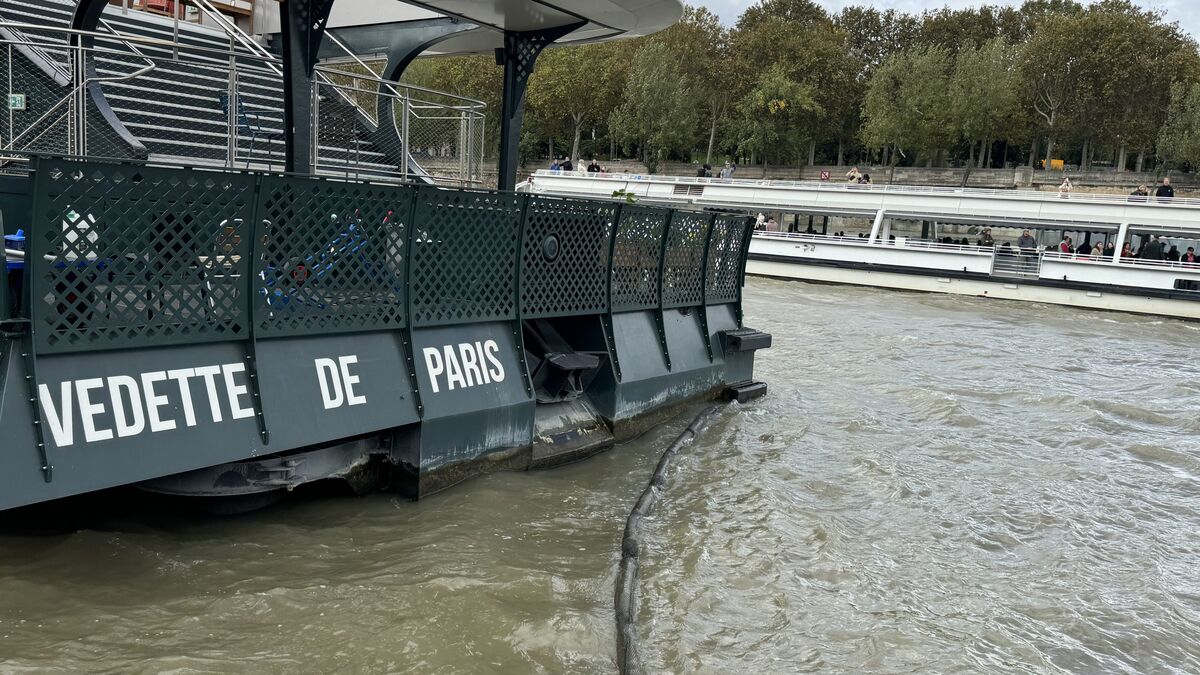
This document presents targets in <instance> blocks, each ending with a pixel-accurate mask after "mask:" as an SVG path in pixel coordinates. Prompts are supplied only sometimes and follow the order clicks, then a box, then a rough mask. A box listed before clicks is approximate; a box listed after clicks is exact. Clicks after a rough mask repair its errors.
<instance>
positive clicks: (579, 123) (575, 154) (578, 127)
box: [570, 115, 583, 171]
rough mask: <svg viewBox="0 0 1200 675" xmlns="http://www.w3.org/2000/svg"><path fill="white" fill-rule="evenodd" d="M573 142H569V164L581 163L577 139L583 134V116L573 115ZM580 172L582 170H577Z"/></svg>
mask: <svg viewBox="0 0 1200 675" xmlns="http://www.w3.org/2000/svg"><path fill="white" fill-rule="evenodd" d="M574 121H575V140H573V141H571V157H570V159H571V162H572V163H574V162H581V160H580V159H579V137H580V135H581V134H582V133H583V115H575V116H574ZM579 170H580V171H582V170H583V169H579Z"/></svg>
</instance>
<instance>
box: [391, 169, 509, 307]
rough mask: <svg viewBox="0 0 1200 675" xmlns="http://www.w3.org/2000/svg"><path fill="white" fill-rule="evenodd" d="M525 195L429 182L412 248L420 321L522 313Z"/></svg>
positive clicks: (419, 205)
mask: <svg viewBox="0 0 1200 675" xmlns="http://www.w3.org/2000/svg"><path fill="white" fill-rule="evenodd" d="M523 200H524V197H522V196H520V195H515V194H512V193H500V192H486V191H480V190H443V189H438V188H433V187H428V188H426V187H423V188H421V189H420V190H419V191H418V193H417V211H416V218H415V220H414V222H413V225H412V226H413V228H414V229H413V237H412V252H411V261H412V262H411V264H412V270H411V286H410V287H409V292H410V293H411V294H412V297H411V302H412V322H413V325H414V326H436V325H442V324H448V323H470V322H475V321H498V320H503V319H513V318H515V317H516V313H517V304H516V297H517V295H516V282H517V251H518V249H519V241H518V240H519V238H520V224H521V205H522V203H523Z"/></svg>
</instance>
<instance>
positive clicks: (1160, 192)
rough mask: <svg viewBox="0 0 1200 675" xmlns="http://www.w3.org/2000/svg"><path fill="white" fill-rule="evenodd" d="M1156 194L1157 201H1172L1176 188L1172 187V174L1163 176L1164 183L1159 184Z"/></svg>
mask: <svg viewBox="0 0 1200 675" xmlns="http://www.w3.org/2000/svg"><path fill="white" fill-rule="evenodd" d="M1154 196H1155V197H1156V201H1160V202H1167V201H1171V199H1173V198H1174V197H1175V188H1173V187H1171V177H1170V176H1163V182H1162V185H1159V186H1158V189H1157V190H1155V191H1154Z"/></svg>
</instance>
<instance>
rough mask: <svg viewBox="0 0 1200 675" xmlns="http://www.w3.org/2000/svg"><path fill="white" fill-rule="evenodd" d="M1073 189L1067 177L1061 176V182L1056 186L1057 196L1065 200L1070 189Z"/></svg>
mask: <svg viewBox="0 0 1200 675" xmlns="http://www.w3.org/2000/svg"><path fill="white" fill-rule="evenodd" d="M1073 187H1074V186H1073V185H1071V179H1070V178H1069V177H1067V176H1063V182H1062V183H1061V184H1060V185H1059V186H1058V196H1059V197H1062V198H1063V199H1066V198H1067V195H1069V194H1071V188H1073Z"/></svg>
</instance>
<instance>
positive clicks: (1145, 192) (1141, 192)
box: [1129, 183, 1150, 202]
mask: <svg viewBox="0 0 1200 675" xmlns="http://www.w3.org/2000/svg"><path fill="white" fill-rule="evenodd" d="M1149 196H1150V188H1149V187H1147V186H1146V184H1145V183H1142V184H1141V185H1139V186H1137V188H1135V189H1134V191H1133V192H1130V193H1129V201H1131V202H1144V201H1146V198H1147V197H1149Z"/></svg>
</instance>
